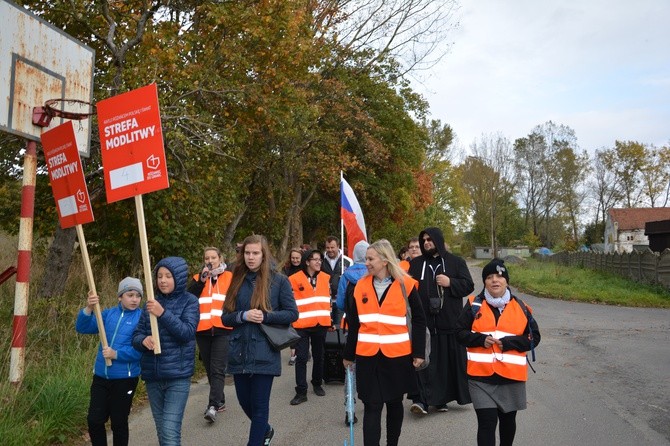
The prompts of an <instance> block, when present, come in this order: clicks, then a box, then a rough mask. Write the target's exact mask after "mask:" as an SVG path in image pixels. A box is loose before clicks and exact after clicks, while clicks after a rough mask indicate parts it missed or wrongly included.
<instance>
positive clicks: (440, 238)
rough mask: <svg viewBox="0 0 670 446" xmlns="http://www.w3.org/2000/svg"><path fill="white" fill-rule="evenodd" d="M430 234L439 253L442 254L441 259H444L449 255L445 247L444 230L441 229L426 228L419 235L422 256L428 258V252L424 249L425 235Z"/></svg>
mask: <svg viewBox="0 0 670 446" xmlns="http://www.w3.org/2000/svg"><path fill="white" fill-rule="evenodd" d="M424 234H428V235H429V236H430V238H431V239H432V240H433V244H434V245H435V248H437V252H438V253H439V254H440V257H444V256H445V254H446V253H447V248H446V247H445V246H444V235H442V230H441V229H440V228H426V229H424V230H423V231H421V232H420V233H419V247H420V248H421V254H423V255H424V256H425V257H428V255H427V254H426V250H425V249H424V247H423V235H424Z"/></svg>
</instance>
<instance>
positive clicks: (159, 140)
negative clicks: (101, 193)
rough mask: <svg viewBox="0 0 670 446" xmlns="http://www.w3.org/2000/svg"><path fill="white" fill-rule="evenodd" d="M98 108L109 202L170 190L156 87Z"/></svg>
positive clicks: (101, 103) (144, 88)
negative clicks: (168, 188)
mask: <svg viewBox="0 0 670 446" xmlns="http://www.w3.org/2000/svg"><path fill="white" fill-rule="evenodd" d="M96 107H97V109H98V130H99V132H100V151H101V153H102V165H103V170H104V173H105V191H106V192H107V203H113V202H115V201H119V200H123V199H125V198H130V197H134V196H136V195H142V194H146V193H149V192H154V191H157V190H161V189H165V188H167V187H169V186H170V185H169V182H168V175H167V164H166V163H165V148H164V146H163V131H162V128H161V116H160V110H159V108H158V89H157V88H156V84H150V85H147V86H146V87H142V88H138V89H137V90H132V91H129V92H127V93H123V94H120V95H118V96H114V97H111V98H109V99H105V100H103V101H100V102H98V103H97V104H96Z"/></svg>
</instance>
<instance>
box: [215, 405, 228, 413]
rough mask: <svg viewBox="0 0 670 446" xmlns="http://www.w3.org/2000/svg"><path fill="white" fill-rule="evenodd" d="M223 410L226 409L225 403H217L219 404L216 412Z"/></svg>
mask: <svg viewBox="0 0 670 446" xmlns="http://www.w3.org/2000/svg"><path fill="white" fill-rule="evenodd" d="M224 410H226V404H225V403H223V404H219V406H218V407H217V408H216V411H217V412H223V411H224Z"/></svg>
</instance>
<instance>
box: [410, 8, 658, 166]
mask: <svg viewBox="0 0 670 446" xmlns="http://www.w3.org/2000/svg"><path fill="white" fill-rule="evenodd" d="M457 15H458V20H459V22H460V25H459V28H458V29H457V30H456V31H454V32H453V33H452V34H451V40H452V41H453V42H454V43H453V45H452V47H451V50H450V52H449V53H448V54H447V55H445V56H444V58H443V59H442V61H441V62H440V63H439V65H438V66H436V67H434V68H433V69H432V70H430V72H429V73H423V74H421V75H420V76H423V77H424V78H426V80H425V81H424V82H423V85H422V84H421V83H419V82H416V83H414V88H415V89H416V90H417V91H418V92H420V93H422V94H423V95H424V96H425V97H426V99H427V100H428V102H429V103H430V107H431V117H432V118H433V119H440V120H441V121H442V123H444V124H449V125H451V127H452V128H453V130H454V131H455V133H456V135H457V137H458V140H459V143H460V144H461V145H462V146H463V147H464V148H467V147H469V146H470V144H471V143H472V141H473V139H474V138H479V137H480V136H481V135H482V133H484V134H487V135H488V134H492V133H497V132H501V133H502V134H503V135H504V136H506V137H507V138H509V139H510V140H511V141H512V142H513V141H514V140H515V139H516V138H520V137H524V136H526V135H528V134H529V133H530V132H531V130H532V129H533V127H535V126H536V125H538V124H543V123H545V122H546V121H549V120H552V121H554V122H555V123H557V124H564V125H567V126H569V127H571V128H572V129H573V130H574V131H575V133H576V136H577V138H578V144H579V146H580V148H581V149H586V150H588V151H589V152H590V153H593V152H594V151H595V150H596V149H599V148H602V147H612V146H614V141H615V140H634V141H639V142H642V143H647V144H655V145H656V146H662V145H668V144H670V0H539V1H538V0H532V1H531V0H461V8H460V10H459V11H458V13H457Z"/></svg>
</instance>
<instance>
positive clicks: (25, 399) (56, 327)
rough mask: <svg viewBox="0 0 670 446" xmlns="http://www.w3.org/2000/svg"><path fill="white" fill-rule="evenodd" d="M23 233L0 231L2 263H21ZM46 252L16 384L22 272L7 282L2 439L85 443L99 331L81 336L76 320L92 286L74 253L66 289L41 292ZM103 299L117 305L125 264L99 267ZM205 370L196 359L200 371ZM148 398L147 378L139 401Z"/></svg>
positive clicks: (0, 327)
mask: <svg viewBox="0 0 670 446" xmlns="http://www.w3.org/2000/svg"><path fill="white" fill-rule="evenodd" d="M17 246H18V245H17V240H16V237H9V236H7V235H6V234H3V233H0V265H3V266H2V267H0V269H4V268H6V267H7V266H9V265H16V252H17ZM45 257H46V255H45V253H44V252H43V250H42V251H40V250H39V249H36V250H34V252H33V267H32V271H31V281H30V298H29V303H28V334H27V346H26V348H25V372H24V377H23V381H22V382H21V383H19V384H10V383H9V365H10V347H11V339H12V323H11V321H12V317H13V312H14V283H15V277H13V278H12V279H10V280H8V281H7V282H5V283H3V284H2V285H0V318H1V320H2V321H6V323H2V324H0V352H5V353H4V354H0V444H2V445H3V446H44V445H82V444H84V441H85V439H87V438H88V434H87V426H86V413H87V411H88V402H89V389H90V386H91V380H92V378H93V362H94V359H95V355H96V352H97V346H98V340H99V338H98V337H97V336H92V335H79V334H77V333H76V332H75V329H74V324H75V320H76V317H77V312H78V311H79V309H80V308H81V307H82V306H83V305H85V303H86V297H85V296H86V293H87V290H88V286H87V285H86V279H85V277H84V273H83V271H84V270H83V267H82V265H81V258H80V257H79V258H77V257H76V258H75V261H74V263H73V265H72V267H71V268H70V277H69V278H68V282H67V284H66V290H65V292H64V293H63V295H62V296H57V297H54V298H52V299H44V298H38V297H36V295H37V288H38V284H39V283H40V275H41V270H42V265H43V263H44V258H45ZM94 276H95V280H96V288H97V291H98V294H99V295H100V305H101V306H102V307H103V308H108V307H110V306H112V305H116V303H117V299H116V289H117V285H118V281H119V280H120V279H121V278H122V277H119V273H118V271H114V270H110V269H109V268H108V267H104V266H103V267H97V268H94ZM203 375H204V367H203V366H202V362H201V361H196V375H195V376H196V377H200V376H203ZM145 402H146V390H145V387H144V385H143V383H142V382H141V381H140V384H139V386H138V387H137V392H136V394H135V399H134V401H133V406H134V407H137V406H140V405H142V404H143V403H145Z"/></svg>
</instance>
